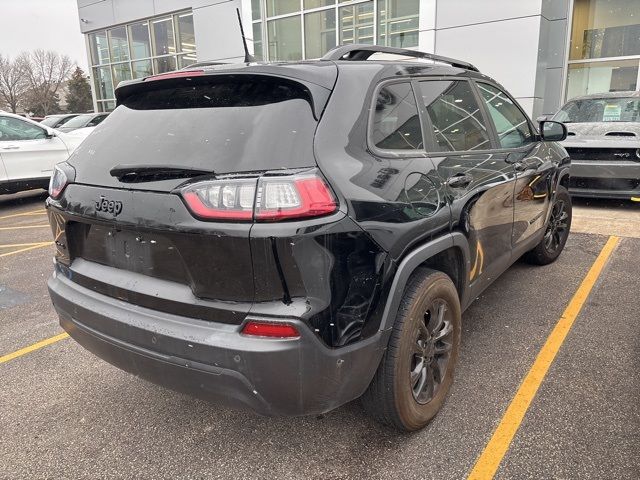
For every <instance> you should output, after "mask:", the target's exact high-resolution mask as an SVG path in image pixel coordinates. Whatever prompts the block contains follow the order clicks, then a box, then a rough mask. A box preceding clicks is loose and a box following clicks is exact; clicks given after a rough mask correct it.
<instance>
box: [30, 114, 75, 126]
mask: <svg viewBox="0 0 640 480" xmlns="http://www.w3.org/2000/svg"><path fill="white" fill-rule="evenodd" d="M78 115H80V114H79V113H61V114H58V115H47V116H46V117H44V119H43V120H42V121H41V122H40V123H41V124H43V125H46V126H47V127H51V128H60V127H62V126H63V125H64V124H65V123H67V122H68V121H69V120H71V119H72V118H75V117H77V116H78Z"/></svg>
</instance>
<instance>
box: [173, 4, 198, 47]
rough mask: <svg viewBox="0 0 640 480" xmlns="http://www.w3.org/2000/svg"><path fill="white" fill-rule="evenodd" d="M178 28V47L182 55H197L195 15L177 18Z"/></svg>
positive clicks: (183, 15) (187, 14)
mask: <svg viewBox="0 0 640 480" xmlns="http://www.w3.org/2000/svg"><path fill="white" fill-rule="evenodd" d="M175 22H176V27H177V28H178V35H177V36H178V47H179V49H180V51H181V52H182V53H195V51H196V36H195V33H194V30H193V14H192V13H184V14H182V15H176V16H175Z"/></svg>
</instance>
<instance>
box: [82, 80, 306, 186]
mask: <svg viewBox="0 0 640 480" xmlns="http://www.w3.org/2000/svg"><path fill="white" fill-rule="evenodd" d="M154 83H155V84H150V85H149V86H148V88H149V90H145V91H143V92H139V93H132V94H131V95H130V96H127V97H125V98H123V99H121V102H120V105H119V106H118V107H117V108H116V109H115V110H114V111H113V112H112V113H111V114H110V115H109V118H107V119H105V121H104V122H103V123H102V124H101V125H100V126H99V127H98V129H97V130H96V132H95V133H94V134H93V135H91V136H90V137H88V138H87V140H85V142H84V143H83V145H82V146H83V147H84V148H82V151H84V152H90V155H91V159H90V163H91V165H92V169H94V171H93V172H90V171H89V169H88V168H87V171H86V172H84V175H85V177H86V176H93V177H95V176H97V175H99V173H98V171H101V172H102V173H101V175H102V177H103V178H102V179H96V181H97V182H100V183H101V184H103V185H105V184H106V185H108V184H110V183H111V181H109V180H108V179H107V176H109V173H108V171H109V170H110V168H112V167H113V166H114V165H115V164H127V165H138V164H141V165H142V164H152V165H184V166H185V167H193V168H202V169H206V170H213V171H215V172H216V173H236V172H246V171H257V170H269V169H279V168H297V167H307V166H314V165H315V160H314V156H313V135H314V132H315V129H316V125H317V120H316V119H315V118H314V115H313V110H312V105H311V94H310V93H309V91H308V90H307V89H306V87H305V86H304V85H302V84H299V83H297V82H294V81H290V80H288V79H282V78H279V77H270V76H265V75H220V76H217V77H212V76H207V77H200V78H189V79H180V80H179V81H177V82H176V81H173V80H159V81H157V82H154ZM79 173H80V172H79ZM80 181H82V180H80ZM85 181H88V180H87V179H86V178H85ZM89 182H90V183H92V182H91V181H89Z"/></svg>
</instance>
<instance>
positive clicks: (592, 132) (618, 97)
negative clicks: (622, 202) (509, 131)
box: [553, 91, 640, 199]
mask: <svg viewBox="0 0 640 480" xmlns="http://www.w3.org/2000/svg"><path fill="white" fill-rule="evenodd" d="M553 119H554V120H557V121H559V122H564V123H565V124H566V125H567V129H568V136H567V139H566V140H565V141H564V142H562V145H563V146H564V147H565V148H566V150H567V152H568V153H569V155H570V157H571V183H570V186H569V191H570V192H571V194H572V195H574V196H581V197H603V198H626V199H629V198H636V197H640V92H636V91H629V92H610V93H597V94H592V95H585V96H582V97H576V98H573V99H572V100H570V101H569V102H567V103H566V104H565V105H564V106H563V107H562V108H561V109H560V111H558V113H556V114H555V115H554V116H553Z"/></svg>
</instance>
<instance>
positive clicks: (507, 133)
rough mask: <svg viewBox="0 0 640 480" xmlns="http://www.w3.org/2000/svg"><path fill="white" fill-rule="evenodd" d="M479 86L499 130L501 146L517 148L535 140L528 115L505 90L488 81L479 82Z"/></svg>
mask: <svg viewBox="0 0 640 480" xmlns="http://www.w3.org/2000/svg"><path fill="white" fill-rule="evenodd" d="M478 88H479V89H480V94H481V95H482V99H483V100H484V103H485V105H486V106H487V110H488V111H489V115H490V116H491V119H492V120H493V123H494V125H495V127H496V131H497V132H498V140H499V141H500V146H501V147H503V148H517V147H521V146H522V145H525V144H527V143H531V142H533V141H534V139H535V137H534V136H533V132H531V128H530V127H529V122H528V120H527V117H525V115H524V113H522V111H520V109H519V108H518V107H517V106H516V105H515V103H513V101H512V100H511V99H510V98H509V97H508V96H507V95H506V94H505V93H504V92H502V91H500V90H498V89H497V88H495V87H493V86H492V85H488V84H486V83H478Z"/></svg>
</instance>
